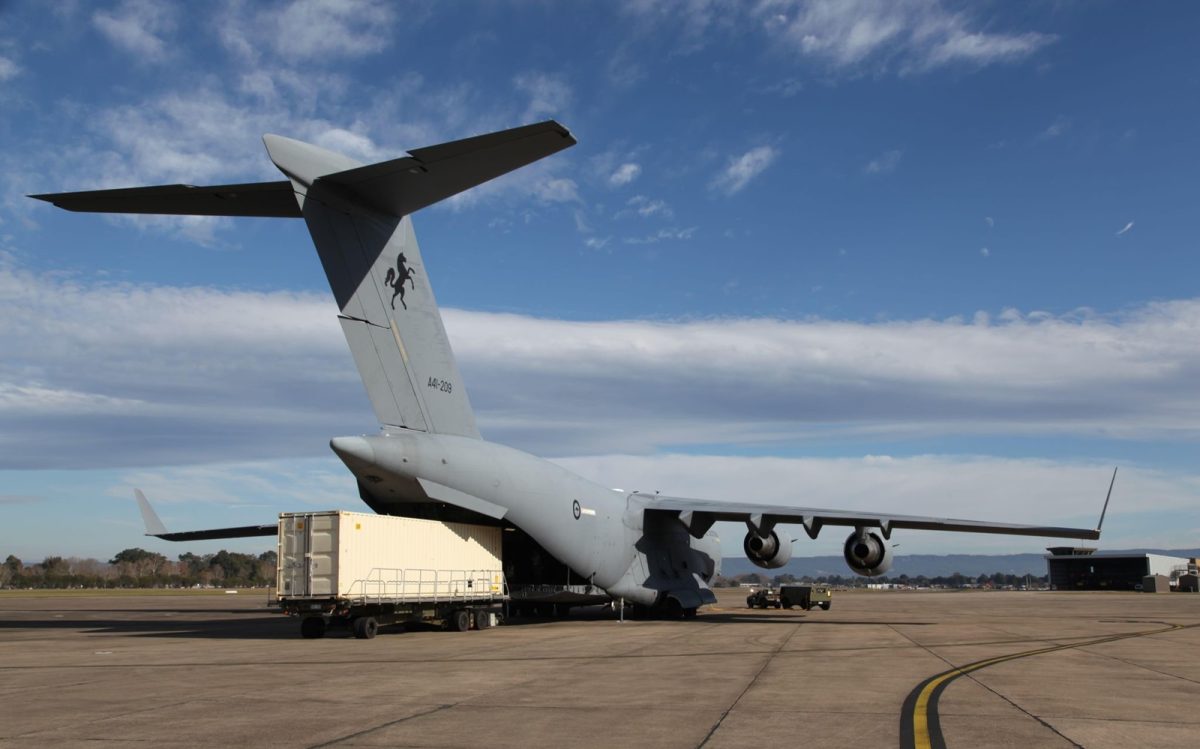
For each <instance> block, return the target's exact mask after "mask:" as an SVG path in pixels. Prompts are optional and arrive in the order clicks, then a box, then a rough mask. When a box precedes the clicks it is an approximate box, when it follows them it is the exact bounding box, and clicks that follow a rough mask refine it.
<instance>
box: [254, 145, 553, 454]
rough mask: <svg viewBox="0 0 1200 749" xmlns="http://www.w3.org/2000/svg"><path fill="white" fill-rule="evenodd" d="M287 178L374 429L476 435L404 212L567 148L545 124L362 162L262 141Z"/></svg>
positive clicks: (315, 149) (313, 148) (306, 147)
mask: <svg viewBox="0 0 1200 749" xmlns="http://www.w3.org/2000/svg"><path fill="white" fill-rule="evenodd" d="M263 142H264V144H265V145H266V147H267V152H268V153H269V154H270V156H271V160H272V161H273V162H274V163H275V165H276V166H277V167H279V170H280V171H282V172H283V173H284V174H285V175H286V176H287V177H288V178H289V179H290V180H291V182H292V186H293V188H294V191H295V194H296V197H297V200H298V201H299V204H300V212H301V214H302V215H303V216H304V220H305V222H306V223H307V224H308V229H309V233H310V234H311V235H312V239H313V244H314V245H316V248H317V254H318V255H319V256H320V258H321V264H322V266H323V267H324V269H325V275H326V277H327V278H328V280H329V286H330V288H331V289H332V290H333V295H334V298H335V299H336V300H337V304H338V310H339V312H340V313H341V314H340V322H341V325H342V332H343V333H344V334H345V336H346V341H347V343H349V345H350V351H351V353H352V354H353V356H354V362H355V364H356V365H357V367H358V371H359V375H360V376H361V377H362V381H363V384H364V385H365V386H366V389H367V395H368V397H369V398H370V400H371V405H372V407H373V408H374V410H375V414H376V417H377V418H378V419H379V422H380V423H381V424H382V425H384V426H385V427H387V426H393V427H404V428H407V429H416V430H420V431H428V432H439V433H443V434H456V435H462V436H466V437H479V430H478V428H477V426H476V424H475V415H474V412H473V411H472V409H471V404H470V401H469V400H468V398H467V393H466V388H465V387H464V386H463V383H462V378H461V376H460V374H459V371H458V365H457V363H456V362H455V360H454V354H453V352H452V351H451V349H450V343H449V341H448V339H447V337H446V330H445V328H444V326H443V325H442V316H441V314H440V312H439V311H438V307H437V302H436V300H435V299H434V295H433V288H432V287H431V286H430V282H429V275H428V273H427V272H426V269H425V264H424V261H423V260H422V257H421V250H420V247H419V246H418V245H417V239H416V235H415V234H414V233H413V226H412V220H411V219H410V218H409V214H410V213H412V212H414V211H416V210H419V209H421V208H424V207H425V206H428V205H431V204H433V203H435V202H437V201H439V200H444V199H445V198H448V197H450V196H452V195H455V194H457V193H459V192H462V191H463V190H467V189H470V188H471V187H474V186H476V185H479V184H482V183H483V182H486V181H488V180H490V179H493V178H495V177H498V176H500V175H502V174H505V173H507V172H510V171H512V170H514V169H516V168H518V167H520V166H523V165H525V164H528V163H531V162H533V161H536V160H537V159H540V158H542V157H544V156H549V155H550V154H553V153H556V152H558V151H560V150H562V149H564V148H567V147H569V146H571V145H573V144H574V143H575V139H574V138H573V137H572V136H571V134H570V133H569V132H568V131H567V130H566V128H564V127H563V126H562V125H559V124H558V123H557V122H553V121H548V122H543V123H540V124H536V125H528V126H525V127H518V128H513V129H511V130H505V131H502V132H499V133H491V134H489V135H481V136H478V137H475V138H467V139H465V140H460V141H454V142H451V143H445V144H442V145H438V146H431V147H429V148H421V149H417V150H414V151H410V152H409V155H408V156H405V157H402V158H399V159H393V160H391V161H385V162H382V163H379V164H371V165H367V166H360V165H358V164H357V163H355V162H353V161H352V160H350V159H348V158H346V157H344V156H341V155H339V154H335V153H332V152H330V151H326V150H324V149H322V148H319V147H317V146H313V145H310V144H306V143H301V142H299V141H295V140H291V139H288V138H283V137H280V136H277V135H267V136H265V137H264V138H263Z"/></svg>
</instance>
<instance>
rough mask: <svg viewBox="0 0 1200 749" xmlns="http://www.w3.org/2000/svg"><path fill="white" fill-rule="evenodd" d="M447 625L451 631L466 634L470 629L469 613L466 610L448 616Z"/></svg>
mask: <svg viewBox="0 0 1200 749" xmlns="http://www.w3.org/2000/svg"><path fill="white" fill-rule="evenodd" d="M448 623H449V625H450V629H451V631H454V632H466V631H467V630H468V629H470V628H471V612H470V611H467V610H466V609H459V610H458V611H455V612H454V613H452V614H450V621H449V622H448Z"/></svg>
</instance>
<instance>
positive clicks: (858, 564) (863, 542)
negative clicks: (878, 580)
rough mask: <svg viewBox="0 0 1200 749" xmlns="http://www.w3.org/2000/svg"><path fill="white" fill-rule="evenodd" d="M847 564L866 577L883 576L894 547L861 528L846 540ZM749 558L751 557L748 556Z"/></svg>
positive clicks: (890, 562)
mask: <svg viewBox="0 0 1200 749" xmlns="http://www.w3.org/2000/svg"><path fill="white" fill-rule="evenodd" d="M843 553H845V555H846V564H848V565H850V569H852V570H854V572H855V573H856V574H859V575H863V576H865V577H875V576H876V575H882V574H883V573H885V572H887V571H888V570H890V569H891V568H892V546H891V544H889V543H888V542H887V541H885V540H884V539H883V538H882V537H881V536H880V535H879V534H878V533H875V532H873V531H868V530H866V529H865V528H860V529H859V530H856V531H855V532H854V533H851V534H850V537H849V538H847V539H846V545H845V547H844V548H843ZM747 556H749V555H747Z"/></svg>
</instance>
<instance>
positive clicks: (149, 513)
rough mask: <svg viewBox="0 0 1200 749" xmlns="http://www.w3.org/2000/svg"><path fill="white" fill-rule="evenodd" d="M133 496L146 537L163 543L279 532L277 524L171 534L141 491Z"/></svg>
mask: <svg viewBox="0 0 1200 749" xmlns="http://www.w3.org/2000/svg"><path fill="white" fill-rule="evenodd" d="M133 496H134V498H135V499H137V503H138V509H139V510H141V512H142V522H144V523H145V524H146V535H147V536H154V537H155V538H161V539H162V540H164V541H207V540H210V539H216V538H252V537H254V536H274V535H276V534H277V533H278V532H279V524H278V523H272V524H271V525H242V526H238V527H236V528H211V529H209V530H202V531H181V532H179V533H171V532H169V531H167V527H166V526H165V525H163V522H162V520H160V519H159V517H158V513H157V512H155V511H154V508H153V507H151V506H150V501H149V500H148V499H146V495H145V494H142V490H141V489H134V490H133Z"/></svg>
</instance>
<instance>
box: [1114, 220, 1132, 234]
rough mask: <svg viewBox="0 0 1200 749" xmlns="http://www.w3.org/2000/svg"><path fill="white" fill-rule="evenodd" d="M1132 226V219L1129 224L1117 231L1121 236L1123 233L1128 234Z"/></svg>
mask: <svg viewBox="0 0 1200 749" xmlns="http://www.w3.org/2000/svg"><path fill="white" fill-rule="evenodd" d="M1132 228H1133V222H1132V221H1130V222H1129V223H1128V224H1125V226H1124V228H1122V229H1121V230H1120V231H1118V232H1117V236H1118V237H1119V236H1121V235H1122V234H1126V233H1128V232H1129V230H1130V229H1132Z"/></svg>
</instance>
